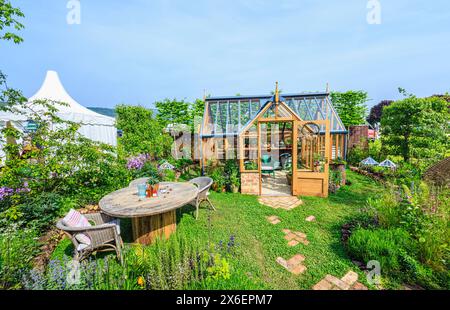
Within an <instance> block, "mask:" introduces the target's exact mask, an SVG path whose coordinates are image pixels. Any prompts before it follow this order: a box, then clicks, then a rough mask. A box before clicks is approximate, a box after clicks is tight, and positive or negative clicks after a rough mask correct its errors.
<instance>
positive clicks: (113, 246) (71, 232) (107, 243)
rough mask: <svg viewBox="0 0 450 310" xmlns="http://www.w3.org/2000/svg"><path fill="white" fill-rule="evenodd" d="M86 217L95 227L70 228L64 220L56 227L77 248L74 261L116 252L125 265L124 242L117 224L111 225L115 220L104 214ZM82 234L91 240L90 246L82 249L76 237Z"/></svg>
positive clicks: (87, 215) (86, 215)
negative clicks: (101, 253) (93, 254)
mask: <svg viewBox="0 0 450 310" xmlns="http://www.w3.org/2000/svg"><path fill="white" fill-rule="evenodd" d="M84 216H85V217H86V218H87V219H88V221H89V222H91V223H92V222H93V223H94V225H93V226H90V227H80V228H75V227H68V226H66V225H65V224H64V223H63V221H62V219H61V220H59V221H58V222H57V224H56V227H58V229H61V230H62V231H64V232H65V233H66V235H67V236H68V237H69V238H70V240H71V241H72V243H73V245H74V247H75V250H74V252H75V255H74V259H75V260H77V261H81V260H83V259H85V258H86V257H88V256H89V255H90V254H92V253H93V252H105V251H115V252H116V255H117V258H118V259H119V260H120V262H121V263H123V256H122V246H123V242H122V238H121V237H120V234H119V232H118V229H117V226H116V224H114V223H111V221H113V220H114V218H112V217H110V216H108V215H106V214H104V213H93V214H84ZM80 233H82V234H86V235H88V236H89V238H90V239H91V244H90V245H84V246H83V247H80V242H79V241H78V240H77V239H76V238H75V236H76V235H77V234H80Z"/></svg>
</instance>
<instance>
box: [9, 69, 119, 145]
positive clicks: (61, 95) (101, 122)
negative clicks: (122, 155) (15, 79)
mask: <svg viewBox="0 0 450 310" xmlns="http://www.w3.org/2000/svg"><path fill="white" fill-rule="evenodd" d="M43 99H47V100H50V101H58V102H64V103H66V104H68V105H67V106H66V105H57V108H58V110H59V111H58V112H57V115H58V116H59V117H60V118H61V119H63V120H66V121H72V122H76V123H80V124H81V127H80V129H79V132H80V134H82V135H83V136H85V137H86V138H89V139H91V140H93V141H98V142H103V143H107V144H110V145H113V146H116V145H117V129H116V127H115V119H114V118H112V117H108V116H104V115H101V114H98V113H96V112H94V111H91V110H89V109H87V108H85V107H84V106H82V105H81V104H79V103H78V102H76V101H75V100H74V99H73V98H72V97H71V96H70V95H69V94H68V93H67V92H66V90H65V89H64V86H63V85H62V84H61V81H60V80H59V76H58V73H57V72H55V71H48V72H47V76H46V77H45V81H44V83H43V84H42V86H41V88H40V89H39V91H38V92H37V93H36V94H35V95H34V96H32V97H31V98H29V100H28V102H29V104H32V103H33V102H34V101H35V100H43ZM8 121H10V122H11V124H12V125H13V126H15V127H16V128H18V129H23V128H24V127H25V126H26V122H27V121H28V118H27V116H26V115H21V114H20V115H19V114H12V113H7V112H0V126H1V127H4V126H5V125H6V122H8Z"/></svg>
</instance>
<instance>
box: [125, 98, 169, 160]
mask: <svg viewBox="0 0 450 310" xmlns="http://www.w3.org/2000/svg"><path fill="white" fill-rule="evenodd" d="M116 113H117V119H116V126H117V128H118V129H120V130H122V131H123V136H122V137H120V138H119V139H118V145H119V152H120V154H121V155H123V156H125V157H129V156H132V155H139V154H148V155H150V156H151V157H152V158H154V159H155V158H160V157H164V156H168V155H169V154H170V146H171V143H172V142H171V139H170V136H169V135H168V134H166V133H165V132H164V129H165V126H164V123H162V122H161V121H160V120H158V119H157V118H155V117H154V116H153V111H152V110H150V109H147V108H144V107H141V106H128V105H119V106H117V107H116Z"/></svg>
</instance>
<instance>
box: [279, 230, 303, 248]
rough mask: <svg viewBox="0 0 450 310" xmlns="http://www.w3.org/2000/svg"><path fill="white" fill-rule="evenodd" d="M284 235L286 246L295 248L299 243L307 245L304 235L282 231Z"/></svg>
mask: <svg viewBox="0 0 450 310" xmlns="http://www.w3.org/2000/svg"><path fill="white" fill-rule="evenodd" d="M283 233H284V234H285V236H284V239H286V240H287V241H288V246H291V247H292V246H296V245H297V244H299V243H302V244H304V245H308V244H309V241H308V240H307V238H306V234H304V233H302V232H298V231H294V232H293V231H290V230H289V229H283Z"/></svg>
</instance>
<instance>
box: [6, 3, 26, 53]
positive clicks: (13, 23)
mask: <svg viewBox="0 0 450 310" xmlns="http://www.w3.org/2000/svg"><path fill="white" fill-rule="evenodd" d="M24 16H25V15H24V14H23V12H22V11H21V10H20V9H19V8H16V7H13V6H12V4H11V2H10V1H7V0H0V40H6V41H13V42H14V43H16V44H19V43H21V42H22V41H23V39H22V37H20V36H18V35H17V34H16V33H14V32H11V30H9V29H11V28H12V29H14V30H16V31H19V30H21V29H23V28H24V26H23V24H22V23H20V22H19V19H20V18H22V17H24Z"/></svg>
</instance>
